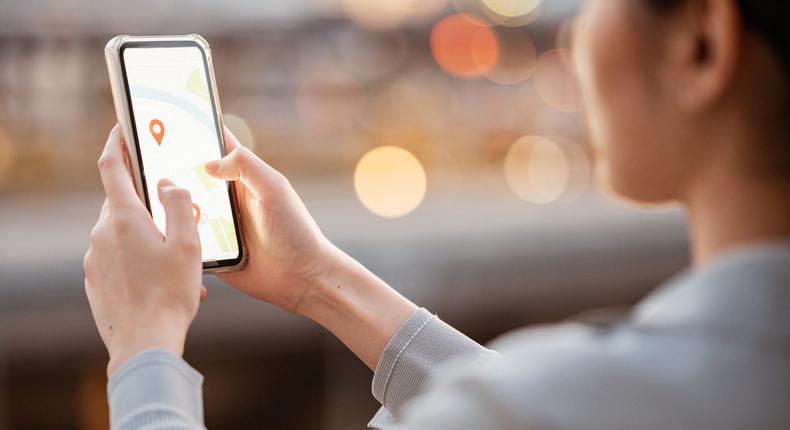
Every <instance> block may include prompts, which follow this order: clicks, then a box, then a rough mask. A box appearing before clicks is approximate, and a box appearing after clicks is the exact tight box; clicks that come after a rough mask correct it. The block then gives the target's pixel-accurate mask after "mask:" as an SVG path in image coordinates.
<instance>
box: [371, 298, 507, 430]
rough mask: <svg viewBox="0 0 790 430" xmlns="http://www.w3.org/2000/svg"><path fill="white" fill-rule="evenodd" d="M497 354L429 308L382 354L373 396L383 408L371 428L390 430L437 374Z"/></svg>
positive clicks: (404, 327)
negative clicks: (431, 311)
mask: <svg viewBox="0 0 790 430" xmlns="http://www.w3.org/2000/svg"><path fill="white" fill-rule="evenodd" d="M497 356H498V354H497V353H496V352H494V351H492V350H489V349H487V348H485V347H483V346H481V345H480V344H478V343H477V342H475V341H473V340H472V339H469V338H468V337H466V336H465V335H464V334H462V333H461V332H459V331H458V330H456V329H454V328H452V327H451V326H449V325H448V324H446V323H445V322H443V321H442V320H440V319H439V318H438V317H437V316H436V315H433V314H431V313H430V312H428V311H427V310H426V309H422V308H421V309H419V310H418V311H417V312H415V313H414V315H412V316H411V317H409V319H408V320H406V321H405V322H404V323H403V325H402V326H401V327H400V328H399V329H398V331H397V332H396V333H395V335H394V336H393V337H392V339H390V341H389V343H388V344H387V346H386V347H385V348H384V351H383V352H382V355H381V358H380V359H379V363H378V365H377V366H376V372H375V374H374V376H373V396H374V397H375V398H376V399H377V400H378V401H379V402H380V403H381V404H382V405H383V407H382V408H381V409H380V410H379V411H378V413H377V414H376V415H375V416H374V417H373V419H372V420H371V421H370V422H369V423H368V427H369V428H373V429H387V428H391V427H393V426H394V425H395V424H397V422H398V421H399V420H400V419H401V418H402V416H403V413H404V410H405V408H406V406H407V405H408V403H409V402H410V401H411V400H413V399H414V398H416V397H418V396H420V395H421V394H423V393H424V392H425V391H427V390H428V388H429V387H430V383H431V382H432V379H433V378H434V376H435V375H436V373H437V372H438V371H440V370H441V369H444V368H446V367H447V366H448V365H451V364H455V363H459V362H463V363H468V364H470V365H473V366H474V365H479V364H482V363H484V362H487V361H488V360H490V359H492V358H495V357H497Z"/></svg>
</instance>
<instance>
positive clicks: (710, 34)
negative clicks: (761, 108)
mask: <svg viewBox="0 0 790 430" xmlns="http://www.w3.org/2000/svg"><path fill="white" fill-rule="evenodd" d="M680 8H681V10H679V11H678V13H677V14H675V16H674V18H673V20H674V22H673V24H672V25H671V27H672V29H671V31H672V32H673V33H674V34H670V35H668V40H669V43H670V46H669V47H668V53H669V57H670V58H671V62H672V66H673V67H670V68H669V70H668V71H669V72H671V74H672V76H665V78H667V79H668V80H669V81H670V82H671V81H674V84H671V85H670V86H669V88H671V91H672V92H673V94H672V96H673V98H674V99H675V101H676V104H677V106H678V108H680V109H682V110H684V111H687V112H695V111H701V110H705V109H706V108H707V107H710V106H712V105H714V104H716V103H717V102H718V101H719V100H720V99H721V98H722V97H724V96H725V95H726V93H727V91H728V90H729V89H730V88H731V87H732V84H733V81H734V79H735V75H736V72H737V68H738V64H739V61H740V57H741V55H742V46H743V26H742V22H741V18H740V14H739V13H738V6H737V4H736V1H735V0H689V1H686V2H685V3H684V4H683V5H681V6H680Z"/></svg>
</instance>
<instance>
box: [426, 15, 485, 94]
mask: <svg viewBox="0 0 790 430" xmlns="http://www.w3.org/2000/svg"><path fill="white" fill-rule="evenodd" d="M431 52H432V53H433V58H434V59H435V60H436V63H437V64H439V66H440V67H441V68H442V69H443V70H444V71H446V72H447V73H449V74H451V75H453V76H455V77H457V78H461V79H475V78H477V77H479V76H480V75H482V74H483V73H486V72H488V71H489V70H491V69H492V68H494V66H496V64H497V60H498V59H499V43H498V42H497V38H496V35H495V34H494V32H493V31H491V29H490V28H488V26H486V25H485V24H484V23H483V22H482V21H480V20H479V19H477V18H475V17H473V16H470V15H465V14H455V15H450V16H448V17H445V18H444V19H442V20H441V21H439V22H438V23H437V24H436V25H435V26H434V27H433V30H432V31H431Z"/></svg>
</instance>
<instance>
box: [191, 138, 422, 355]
mask: <svg viewBox="0 0 790 430" xmlns="http://www.w3.org/2000/svg"><path fill="white" fill-rule="evenodd" d="M225 142H226V145H227V147H228V155H227V156H226V157H225V158H223V159H221V160H217V161H213V162H210V163H207V164H206V172H208V173H209V174H210V175H212V176H214V177H215V178H218V179H223V180H226V181H236V193H237V196H238V199H239V206H240V209H241V222H242V229H243V233H244V239H245V242H246V244H247V254H248V256H249V260H248V262H247V266H246V267H245V268H244V269H242V270H241V271H239V272H233V273H225V274H220V275H219V277H220V279H222V280H224V281H225V282H227V283H229V284H231V285H232V286H233V287H235V288H236V289H238V290H240V291H242V292H244V293H246V294H248V295H250V296H252V297H255V298H258V299H261V300H265V301H267V302H270V303H272V304H274V305H276V306H279V307H280V308H283V309H285V310H288V311H290V312H293V313H297V314H299V315H303V316H306V317H308V318H310V319H312V320H313V321H315V322H317V323H318V324H320V325H322V326H323V327H324V328H326V329H327V330H329V331H330V332H332V333H333V334H334V335H335V336H337V337H338V338H339V339H340V340H341V341H343V343H345V344H346V345H347V346H348V347H349V348H350V349H351V350H352V351H353V352H354V353H355V354H356V355H357V356H358V357H359V358H360V359H361V360H362V361H363V362H364V363H365V364H366V365H368V367H370V368H371V369H375V368H376V365H377V363H378V360H379V357H380V356H381V352H382V351H383V350H384V347H385V346H386V345H387V342H389V340H390V338H391V337H392V335H393V334H394V333H395V331H396V330H397V329H398V328H399V327H400V326H401V324H403V322H404V321H405V320H406V319H407V318H408V317H409V316H410V315H412V314H413V313H414V312H415V311H416V310H417V307H416V306H415V305H414V304H413V303H411V302H410V301H408V300H407V299H406V298H404V297H403V296H401V295H400V294H398V293H397V292H396V291H395V290H393V289H392V288H390V286H389V285H387V284H386V283H385V282H384V281H382V280H381V279H379V278H378V277H376V275H374V274H372V273H371V272H370V271H368V270H367V269H366V268H365V267H363V266H362V265H361V264H359V263H358V262H356V261H355V260H354V259H353V258H351V257H349V256H348V255H346V254H345V253H344V252H343V251H341V250H339V249H338V248H337V247H335V246H334V245H333V244H331V243H330V242H329V240H328V239H327V238H326V237H325V236H324V234H323V233H321V230H320V229H319V228H318V225H316V223H315V221H314V220H313V218H312V217H311V216H310V213H308V212H307V208H305V206H304V204H303V203H302V201H301V199H299V196H298V195H296V191H294V189H293V188H291V185H290V184H289V183H288V180H287V179H286V178H285V177H284V176H283V175H281V174H280V173H279V172H277V171H276V170H274V169H273V168H271V167H270V166H269V165H268V164H266V163H265V162H263V161H262V160H261V159H260V158H258V157H257V156H256V155H255V154H253V153H252V152H250V151H249V150H248V149H247V148H244V147H242V146H241V145H239V142H238V141H237V140H236V138H235V137H234V136H233V135H232V134H231V133H230V131H228V130H227V129H226V130H225Z"/></svg>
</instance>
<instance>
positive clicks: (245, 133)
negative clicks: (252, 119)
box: [222, 113, 255, 151]
mask: <svg viewBox="0 0 790 430" xmlns="http://www.w3.org/2000/svg"><path fill="white" fill-rule="evenodd" d="M222 121H223V122H224V123H225V126H226V127H228V128H229V129H230V131H231V132H232V133H233V135H234V136H236V139H238V140H239V143H241V144H242V146H245V147H247V149H249V150H251V151H255V138H254V137H253V135H252V130H251V129H250V126H249V125H248V124H247V121H244V119H243V118H242V117H240V116H238V115H233V114H229V113H226V114H223V115H222Z"/></svg>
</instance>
